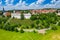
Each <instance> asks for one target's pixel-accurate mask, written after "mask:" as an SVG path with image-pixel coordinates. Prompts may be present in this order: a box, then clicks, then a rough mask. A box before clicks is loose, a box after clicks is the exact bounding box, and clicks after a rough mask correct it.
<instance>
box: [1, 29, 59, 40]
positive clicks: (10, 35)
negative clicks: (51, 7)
mask: <svg viewBox="0 0 60 40" xmlns="http://www.w3.org/2000/svg"><path fill="white" fill-rule="evenodd" d="M0 40H60V32H59V30H57V31H48V33H47V34H46V35H41V34H38V33H26V32H25V33H19V32H10V31H5V30H1V29H0Z"/></svg>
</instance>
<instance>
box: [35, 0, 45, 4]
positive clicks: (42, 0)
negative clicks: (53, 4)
mask: <svg viewBox="0 0 60 40" xmlns="http://www.w3.org/2000/svg"><path fill="white" fill-rule="evenodd" d="M44 1H45V0H37V2H36V4H41V3H42V2H44Z"/></svg>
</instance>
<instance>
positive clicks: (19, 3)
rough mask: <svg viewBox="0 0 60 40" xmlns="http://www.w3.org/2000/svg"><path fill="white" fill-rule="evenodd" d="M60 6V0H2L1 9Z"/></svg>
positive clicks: (0, 2) (0, 0) (0, 1)
mask: <svg viewBox="0 0 60 40" xmlns="http://www.w3.org/2000/svg"><path fill="white" fill-rule="evenodd" d="M3 7H4V9H5V10H14V9H17V10H25V9H42V8H60V0H0V10H2V9H3Z"/></svg>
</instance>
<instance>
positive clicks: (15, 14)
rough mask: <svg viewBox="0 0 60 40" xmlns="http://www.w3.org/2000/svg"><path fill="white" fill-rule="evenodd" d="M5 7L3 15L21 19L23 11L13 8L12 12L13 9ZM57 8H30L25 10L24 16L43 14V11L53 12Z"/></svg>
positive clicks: (27, 17)
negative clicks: (9, 9)
mask: <svg viewBox="0 0 60 40" xmlns="http://www.w3.org/2000/svg"><path fill="white" fill-rule="evenodd" d="M4 11H5V10H4V9H3V15H4V16H6V17H7V16H11V17H12V18H13V17H15V18H18V19H20V18H21V13H22V12H21V11H20V10H13V11H12V12H11V11H5V12H4ZM24 11H27V10H24ZM56 11H57V10H55V9H49V10H47V9H39V10H29V12H23V14H24V17H25V18H26V19H30V17H31V15H32V14H41V13H53V12H56ZM58 15H60V11H58Z"/></svg>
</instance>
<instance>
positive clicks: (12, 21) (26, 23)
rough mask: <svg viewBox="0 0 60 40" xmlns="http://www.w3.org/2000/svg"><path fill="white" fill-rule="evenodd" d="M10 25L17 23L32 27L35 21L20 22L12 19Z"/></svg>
mask: <svg viewBox="0 0 60 40" xmlns="http://www.w3.org/2000/svg"><path fill="white" fill-rule="evenodd" d="M10 23H16V24H22V25H28V26H29V25H31V24H32V23H33V21H31V20H29V19H25V20H20V19H12V20H11V21H10Z"/></svg>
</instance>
